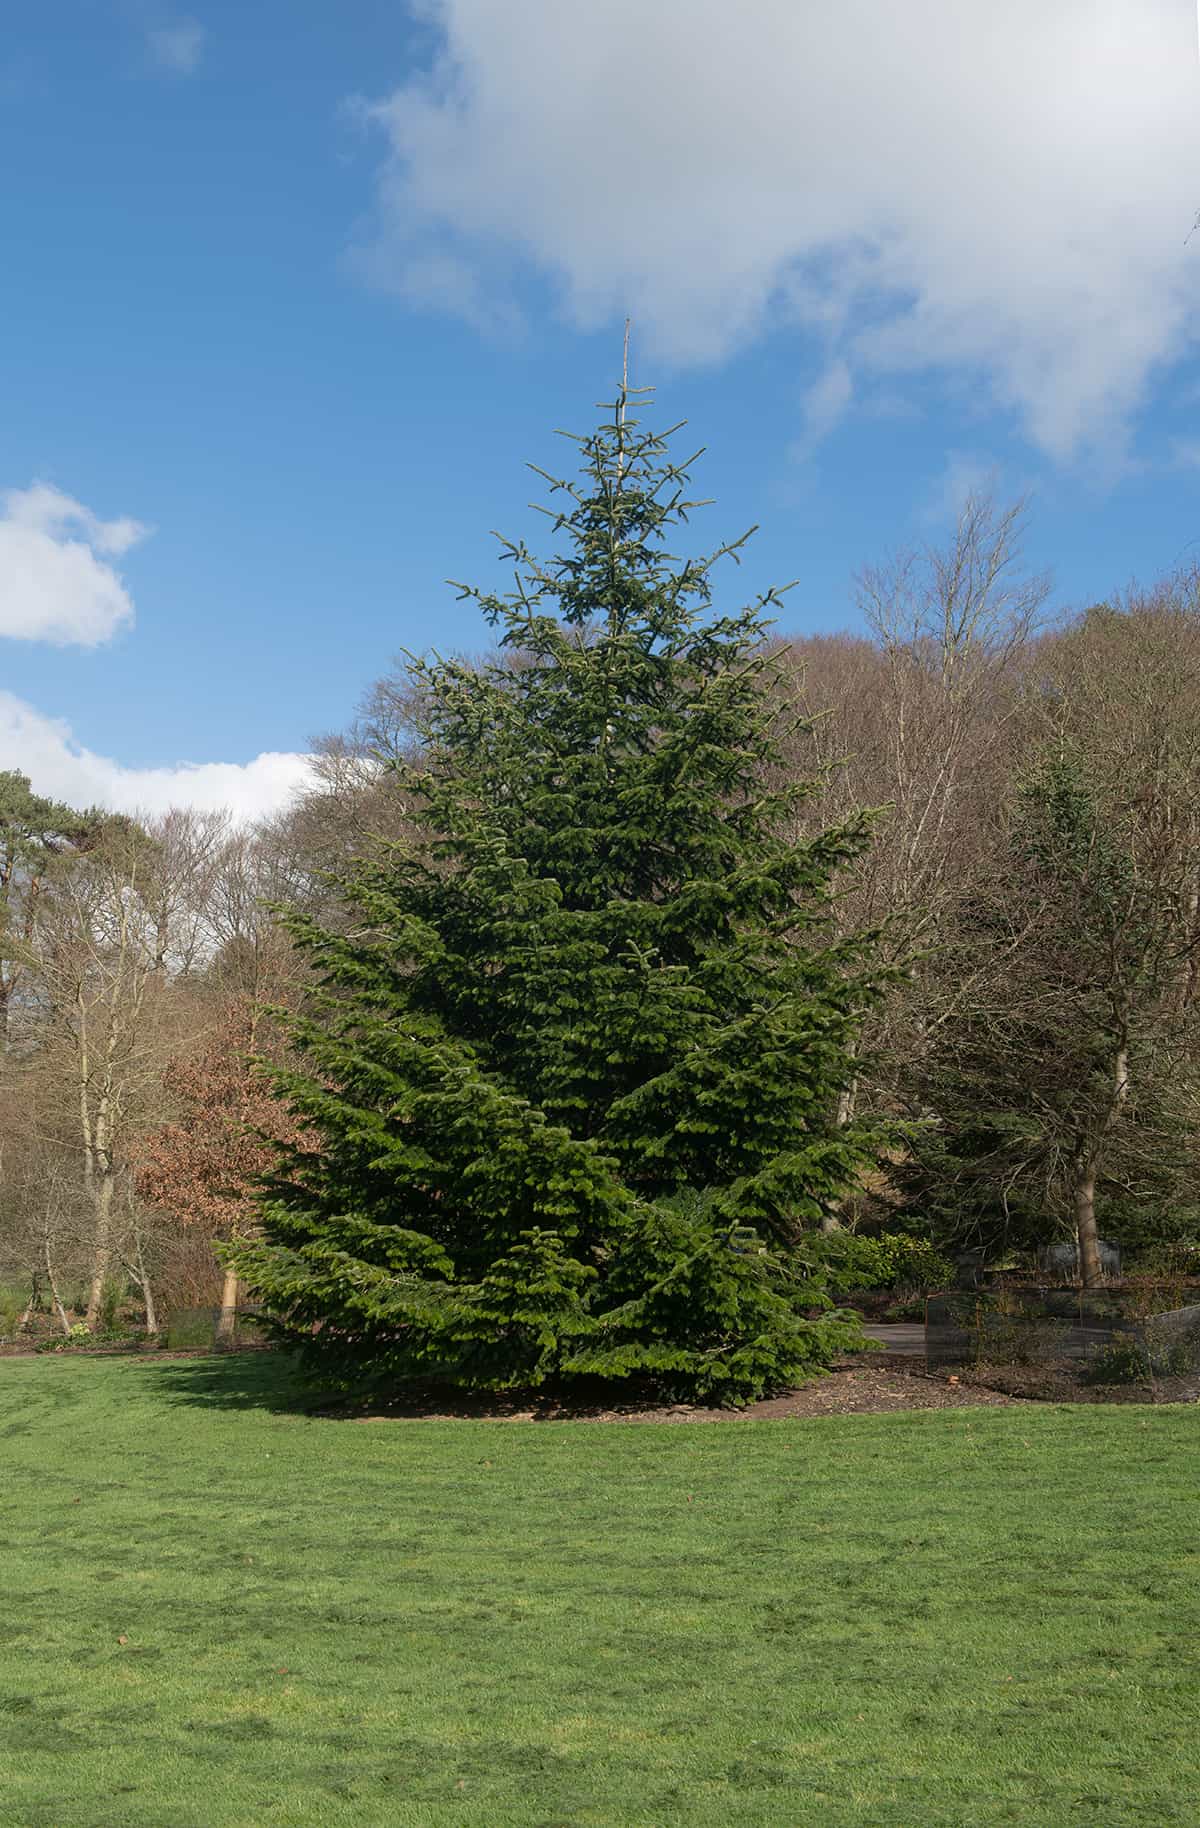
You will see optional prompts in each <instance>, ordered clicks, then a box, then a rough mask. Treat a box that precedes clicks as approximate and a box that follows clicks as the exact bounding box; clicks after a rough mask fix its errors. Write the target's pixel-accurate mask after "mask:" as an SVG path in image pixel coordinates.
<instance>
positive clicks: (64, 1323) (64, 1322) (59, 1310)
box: [42, 1231, 71, 1335]
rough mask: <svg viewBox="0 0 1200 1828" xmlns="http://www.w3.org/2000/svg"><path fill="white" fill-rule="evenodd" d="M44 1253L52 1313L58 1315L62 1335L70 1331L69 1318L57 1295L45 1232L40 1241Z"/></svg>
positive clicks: (56, 1282)
mask: <svg viewBox="0 0 1200 1828" xmlns="http://www.w3.org/2000/svg"><path fill="white" fill-rule="evenodd" d="M42 1243H43V1245H44V1246H45V1253H46V1280H47V1282H48V1283H49V1284H50V1296H51V1299H52V1300H53V1302H54V1311H55V1313H56V1314H57V1315H58V1324H59V1326H60V1327H61V1328H62V1330H63V1333H64V1335H65V1334H68V1333H70V1331H71V1317H70V1315H69V1314H68V1313H67V1310H66V1308H65V1307H64V1306H63V1304H62V1301H61V1299H60V1297H59V1293H58V1280H57V1278H56V1276H55V1274H54V1263H53V1260H52V1259H51V1256H50V1233H49V1231H47V1233H46V1235H45V1237H44V1238H43V1240H42Z"/></svg>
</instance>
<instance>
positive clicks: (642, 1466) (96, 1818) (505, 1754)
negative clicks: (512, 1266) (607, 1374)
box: [0, 1356, 1200, 1828]
mask: <svg viewBox="0 0 1200 1828" xmlns="http://www.w3.org/2000/svg"><path fill="white" fill-rule="evenodd" d="M286 1375H287V1374H286V1370H285V1368H284V1367H283V1366H282V1365H281V1364H280V1363H279V1362H278V1361H273V1360H271V1359H268V1358H264V1357H249V1356H248V1357H242V1358H238V1359H231V1360H227V1361H215V1360H213V1361H201V1360H196V1361H172V1362H166V1363H164V1362H162V1361H159V1362H157V1363H155V1362H153V1361H151V1362H146V1361H141V1362H138V1361H133V1360H108V1361H105V1360H99V1359H93V1360H82V1361H81V1360H75V1361H71V1360H63V1359H57V1360H46V1359H40V1360H24V1361H20V1360H7V1361H0V1430H2V1432H3V1438H4V1457H3V1479H2V1485H0V1533H2V1542H3V1548H2V1552H0V1567H2V1568H3V1573H4V1582H5V1597H6V1601H7V1603H6V1605H5V1606H4V1609H3V1615H2V1617H0V1822H2V1823H3V1824H4V1828H10V1825H11V1828H235V1825H236V1828H284V1825H285V1824H287V1825H289V1828H291V1825H296V1828H312V1825H321V1828H324V1825H325V1824H329V1825H330V1828H343V1825H345V1828H350V1825H351V1824H354V1828H394V1825H399V1828H406V1825H407V1824H414V1825H415V1824H421V1825H422V1828H425V1825H429V1828H434V1825H436V1828H585V1825H587V1828H600V1825H602V1824H603V1825H605V1828H607V1825H609V1824H611V1825H613V1828H616V1825H618V1824H619V1825H620V1828H665V1825H667V1824H671V1825H674V1824H680V1825H681V1828H682V1825H685V1824H686V1828H725V1825H726V1824H731V1823H733V1824H739V1825H745V1828H751V1825H752V1824H753V1825H761V1828H792V1825H793V1824H808V1823H813V1824H818V1823H819V1824H821V1825H822V1828H876V1825H877V1824H878V1825H880V1828H882V1825H884V1824H886V1825H888V1828H926V1825H928V1824H941V1825H946V1828H950V1825H953V1828H968V1825H970V1828H990V1825H991V1824H999V1823H1022V1824H1028V1825H1029V1828H1033V1825H1034V1824H1037V1825H1039V1828H1042V1825H1044V1828H1068V1825H1070V1824H1076V1823H1078V1824H1083V1823H1087V1824H1089V1825H1099V1828H1122V1825H1123V1824H1130V1825H1131V1828H1132V1824H1135V1823H1136V1824H1138V1828H1149V1825H1153V1828H1166V1825H1167V1824H1174V1823H1178V1824H1186V1825H1187V1828H1195V1823H1196V1821H1197V1819H1198V1811H1200V1802H1198V1800H1197V1799H1198V1798H1200V1732H1198V1727H1200V1674H1198V1663H1197V1658H1198V1656H1200V1527H1198V1521H1200V1510H1198V1507H1197V1503H1196V1498H1197V1483H1198V1475H1197V1466H1198V1461H1200V1454H1198V1451H1197V1450H1198V1448H1200V1412H1198V1411H1197V1410H1196V1409H1194V1408H1193V1409H1190V1410H1185V1409H1166V1408H1158V1409H1144V1408H1136V1407H1126V1408H1116V1409H1104V1408H1090V1409H1078V1410H1069V1409H1035V1408H1029V1409H1025V1408H1017V1409H994V1410H978V1411H970V1410H967V1411H948V1412H933V1413H929V1414H914V1415H903V1416H881V1417H838V1418H828V1419H820V1420H810V1421H802V1422H736V1421H731V1422H729V1423H715V1424H693V1425H674V1426H671V1425H651V1426H622V1425H610V1426H604V1425H593V1424H587V1423H550V1424H536V1423H503V1422H364V1423H352V1422H338V1421H332V1420H327V1419H310V1418H307V1417H305V1416H303V1415H301V1414H297V1413H289V1412H288V1410H287V1408H286V1397H287V1390H286Z"/></svg>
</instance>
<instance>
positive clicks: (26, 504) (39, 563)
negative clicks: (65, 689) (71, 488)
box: [0, 482, 149, 647]
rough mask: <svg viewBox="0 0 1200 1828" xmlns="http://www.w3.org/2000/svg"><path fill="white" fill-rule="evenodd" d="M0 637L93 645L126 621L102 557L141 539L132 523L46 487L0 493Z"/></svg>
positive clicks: (128, 614) (128, 611)
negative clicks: (108, 517) (94, 510)
mask: <svg viewBox="0 0 1200 1828" xmlns="http://www.w3.org/2000/svg"><path fill="white" fill-rule="evenodd" d="M0 502H2V504H3V510H2V512H0V636H7V637H8V638H9V639H12V640H18V641H49V642H52V643H53V644H54V645H55V646H57V647H69V646H79V647H97V646H99V644H100V643H101V642H102V641H108V640H110V639H111V637H112V636H113V635H114V634H116V632H117V630H118V629H120V628H123V627H125V626H126V625H127V624H128V623H130V622H132V621H133V602H132V599H131V598H130V595H129V592H128V591H127V590H126V588H125V586H124V584H123V583H122V581H121V578H120V577H119V575H118V574H117V572H116V571H115V570H114V568H113V566H112V565H111V564H108V563H107V562H106V561H107V560H109V559H114V558H120V557H121V555H122V553H125V552H128V551H129V549H130V547H131V546H134V545H136V544H137V542H138V541H139V540H141V539H144V538H145V537H146V534H147V532H148V531H149V529H148V528H146V527H143V526H142V525H141V523H140V522H138V521H135V520H128V519H122V520H110V521H102V520H99V519H98V518H97V516H96V515H94V514H93V513H92V511H91V509H90V508H85V507H84V506H83V504H82V503H81V502H77V501H74V500H72V498H71V497H70V496H69V495H64V494H63V493H62V492H61V490H59V489H54V488H51V487H50V485H49V484H48V483H44V482H36V483H34V485H33V487H32V488H30V489H10V490H8V492H7V493H5V494H4V495H2V496H0Z"/></svg>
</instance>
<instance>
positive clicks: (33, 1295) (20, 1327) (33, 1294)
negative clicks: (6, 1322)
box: [17, 1270, 42, 1333]
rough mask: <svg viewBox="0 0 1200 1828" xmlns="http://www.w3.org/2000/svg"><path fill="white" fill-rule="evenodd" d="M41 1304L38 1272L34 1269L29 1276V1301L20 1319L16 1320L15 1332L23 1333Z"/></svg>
mask: <svg viewBox="0 0 1200 1828" xmlns="http://www.w3.org/2000/svg"><path fill="white" fill-rule="evenodd" d="M41 1305H42V1291H41V1287H40V1285H39V1282H38V1273H37V1271H36V1270H34V1272H33V1274H32V1276H31V1277H30V1282H29V1302H28V1304H27V1306H26V1308H25V1312H24V1313H23V1314H22V1315H21V1318H20V1320H18V1322H17V1332H18V1333H23V1332H24V1331H25V1329H26V1328H27V1327H28V1326H29V1325H30V1324H31V1323H32V1321H33V1317H34V1315H35V1314H36V1313H37V1312H38V1310H39V1308H40V1307H41Z"/></svg>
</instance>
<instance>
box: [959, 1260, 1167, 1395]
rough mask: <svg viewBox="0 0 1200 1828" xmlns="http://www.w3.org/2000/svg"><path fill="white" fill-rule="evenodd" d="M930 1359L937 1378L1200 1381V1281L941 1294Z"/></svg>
mask: <svg viewBox="0 0 1200 1828" xmlns="http://www.w3.org/2000/svg"><path fill="white" fill-rule="evenodd" d="M925 1353H926V1363H927V1366H928V1368H929V1369H930V1370H937V1369H940V1368H943V1367H948V1366H963V1365H975V1366H980V1365H987V1366H1009V1367H1013V1366H1020V1367H1027V1368H1040V1369H1042V1370H1051V1369H1057V1370H1059V1371H1060V1372H1062V1373H1063V1374H1064V1376H1067V1377H1070V1378H1074V1379H1075V1380H1076V1381H1079V1382H1082V1383H1095V1384H1125V1385H1145V1386H1147V1387H1153V1386H1155V1385H1157V1384H1159V1383H1162V1382H1164V1381H1175V1382H1179V1381H1184V1382H1186V1381H1187V1380H1189V1379H1197V1380H1200V1283H1191V1284H1181V1283H1180V1282H1179V1281H1170V1282H1163V1283H1155V1282H1149V1281H1146V1282H1140V1283H1138V1284H1136V1285H1128V1284H1127V1285H1124V1286H1122V1285H1116V1284H1112V1285H1109V1286H1108V1287H1103V1288H1098V1289H1082V1288H1078V1287H1069V1286H1067V1287H1064V1286H1062V1285H1053V1284H1039V1285H1029V1284H1025V1285H1020V1284H1003V1285H992V1286H990V1287H980V1288H974V1289H958V1290H954V1291H952V1292H949V1293H947V1294H941V1295H933V1296H931V1297H930V1298H929V1301H928V1303H927V1304H926V1314H925Z"/></svg>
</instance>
